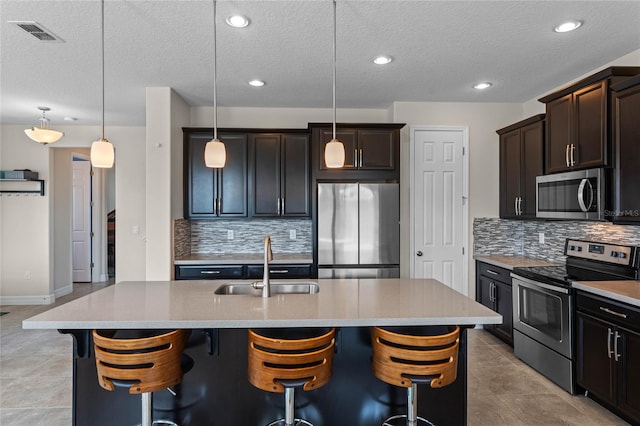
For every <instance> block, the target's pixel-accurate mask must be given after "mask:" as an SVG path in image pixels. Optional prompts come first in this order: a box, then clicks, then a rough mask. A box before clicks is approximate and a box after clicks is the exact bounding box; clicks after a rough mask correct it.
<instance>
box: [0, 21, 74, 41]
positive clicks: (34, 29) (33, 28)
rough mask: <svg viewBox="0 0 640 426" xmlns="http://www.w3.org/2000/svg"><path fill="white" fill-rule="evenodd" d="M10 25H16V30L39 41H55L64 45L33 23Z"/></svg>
mask: <svg viewBox="0 0 640 426" xmlns="http://www.w3.org/2000/svg"><path fill="white" fill-rule="evenodd" d="M10 23H11V24H14V25H17V26H18V28H20V29H22V30H24V31H26V32H28V33H29V34H31V35H32V36H34V37H35V38H37V39H38V40H40V41H57V42H59V43H64V40H63V39H61V38H60V37H58V36H57V35H55V34H54V33H52V32H51V31H49V30H48V29H46V28H45V27H44V26H43V25H41V24H39V23H37V22H35V21H11V22H10Z"/></svg>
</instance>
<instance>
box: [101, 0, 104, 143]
mask: <svg viewBox="0 0 640 426" xmlns="http://www.w3.org/2000/svg"><path fill="white" fill-rule="evenodd" d="M101 8H102V12H101V19H102V22H101V24H100V29H101V33H102V40H101V43H102V45H101V50H102V140H103V141H104V140H105V139H104V0H102V1H101Z"/></svg>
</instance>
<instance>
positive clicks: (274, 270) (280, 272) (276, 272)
mask: <svg viewBox="0 0 640 426" xmlns="http://www.w3.org/2000/svg"><path fill="white" fill-rule="evenodd" d="M269 273H270V274H288V273H289V270H288V269H269Z"/></svg>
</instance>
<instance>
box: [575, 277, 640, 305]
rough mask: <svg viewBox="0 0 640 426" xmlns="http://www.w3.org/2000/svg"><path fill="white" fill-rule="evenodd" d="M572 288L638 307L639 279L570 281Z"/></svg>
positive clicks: (639, 294) (639, 303)
mask: <svg viewBox="0 0 640 426" xmlns="http://www.w3.org/2000/svg"><path fill="white" fill-rule="evenodd" d="M571 285H572V286H573V288H577V289H578V290H583V291H586V292H589V293H593V294H597V295H599V296H604V297H608V298H609V299H613V300H617V301H619V302H625V303H629V304H630V305H633V306H638V307H640V281H634V280H622V281H572V282H571Z"/></svg>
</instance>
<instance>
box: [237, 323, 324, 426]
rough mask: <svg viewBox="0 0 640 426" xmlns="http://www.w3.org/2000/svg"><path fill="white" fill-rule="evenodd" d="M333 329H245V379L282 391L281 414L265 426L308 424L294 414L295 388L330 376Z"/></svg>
mask: <svg viewBox="0 0 640 426" xmlns="http://www.w3.org/2000/svg"><path fill="white" fill-rule="evenodd" d="M334 346H335V329H333V328H332V329H326V328H325V329H296V328H293V329H260V330H249V362H248V365H249V366H248V375H249V382H251V384H252V385H253V386H255V387H257V388H259V389H262V390H264V391H267V392H276V393H283V392H284V400H285V417H284V418H282V419H279V420H275V421H273V422H271V423H269V425H268V426H273V425H277V424H284V425H286V426H293V425H295V426H298V425H309V426H313V425H312V424H311V423H309V422H308V421H306V420H303V419H296V418H295V416H294V407H295V388H299V387H301V388H303V389H304V390H305V391H309V390H313V389H318V388H319V387H322V386H324V385H325V384H327V383H328V382H329V379H331V368H332V363H333V352H334Z"/></svg>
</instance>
